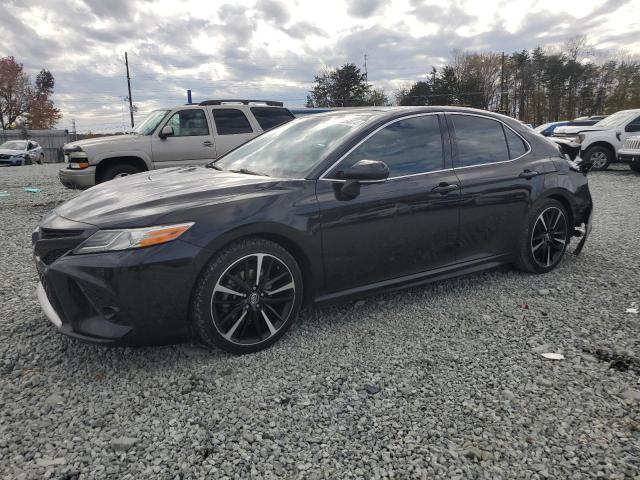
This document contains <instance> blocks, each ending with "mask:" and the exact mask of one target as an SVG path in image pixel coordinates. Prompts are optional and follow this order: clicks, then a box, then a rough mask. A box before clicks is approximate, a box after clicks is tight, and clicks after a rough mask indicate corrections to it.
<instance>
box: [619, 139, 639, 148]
mask: <svg viewBox="0 0 640 480" xmlns="http://www.w3.org/2000/svg"><path fill="white" fill-rule="evenodd" d="M622 148H625V149H627V148H628V149H629V150H640V137H631V138H627V139H626V140H625V141H624V145H623V146H622Z"/></svg>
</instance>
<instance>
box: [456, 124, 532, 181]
mask: <svg viewBox="0 0 640 480" xmlns="http://www.w3.org/2000/svg"><path fill="white" fill-rule="evenodd" d="M444 114H445V115H467V116H469V117H480V118H486V119H488V120H493V121H494V122H498V123H501V124H502V126H503V127H507V128H508V129H509V130H511V131H512V132H513V133H515V134H516V135H517V136H518V138H520V139H521V140H522V141H523V142H524V144H525V145H526V146H527V148H528V150H527V151H526V152H524V153H523V154H522V155H520V156H519V157H516V158H512V159H509V160H498V161H497V162H488V163H478V164H477V165H467V166H464V167H456V166H454V167H453V169H454V170H462V169H464V168H475V167H484V166H485V165H495V164H496V163H507V162H515V161H516V160H520V159H521V158H522V157H524V156H526V155H529V154H530V153H531V151H532V150H533V149H532V148H531V144H530V143H529V142H528V141H527V139H526V138H524V137H523V136H522V135H520V134H519V133H518V132H516V131H515V130H514V129H513V128H511V127H510V126H509V125H507V124H506V123H505V122H503V121H502V120H500V119H498V118H493V117H488V116H486V115H479V114H477V113H465V112H444ZM453 130H454V131H453V135H452V137H453V141H454V142H456V135H455V125H454V126H453ZM504 141H505V143H506V144H507V151H509V142H507V138H506V136H505V139H504ZM456 148H457V144H456ZM453 157H454V158H453V159H454V160H457V158H456V156H453Z"/></svg>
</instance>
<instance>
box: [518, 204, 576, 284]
mask: <svg viewBox="0 0 640 480" xmlns="http://www.w3.org/2000/svg"><path fill="white" fill-rule="evenodd" d="M557 212H560V214H561V216H560V217H559V218H557V219H556V216H555V214H557ZM540 218H542V221H540ZM554 222H555V226H553V230H552V229H551V228H548V229H547V231H546V232H544V228H543V227H547V225H546V223H549V227H551V226H552V225H551V224H553V223H554ZM570 228H571V226H570V225H569V216H568V214H567V211H566V209H565V208H564V206H563V205H562V204H561V203H560V202H558V201H557V200H554V199H547V200H544V201H542V202H541V203H540V204H539V205H536V206H534V208H532V209H531V211H530V212H529V214H528V215H527V218H526V221H525V222H524V228H523V232H522V234H521V235H520V239H519V241H518V247H517V252H516V261H515V264H516V266H517V267H518V268H520V269H521V270H524V271H526V272H531V273H547V272H550V271H551V270H553V269H554V268H555V267H556V266H557V265H558V264H559V263H560V261H561V260H562V257H563V256H564V253H565V252H566V250H567V245H568V244H569V239H570V237H569V232H570ZM557 232H561V234H560V233H557ZM540 242H542V243H540Z"/></svg>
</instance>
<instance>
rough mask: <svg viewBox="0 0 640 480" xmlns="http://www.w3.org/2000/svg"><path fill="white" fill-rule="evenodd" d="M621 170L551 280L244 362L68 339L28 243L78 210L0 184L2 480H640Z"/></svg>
mask: <svg viewBox="0 0 640 480" xmlns="http://www.w3.org/2000/svg"><path fill="white" fill-rule="evenodd" d="M615 168H616V169H615V170H613V171H608V172H602V173H594V174H590V183H591V190H592V194H593V196H594V201H595V204H596V213H595V223H594V231H593V235H592V237H591V238H590V239H589V241H588V242H587V245H586V247H585V250H584V252H583V254H582V256H580V257H578V258H574V257H573V256H568V257H567V258H565V260H564V261H563V262H562V264H561V265H560V267H559V268H558V269H557V270H555V271H554V272H552V273H550V274H547V275H543V276H532V275H528V274H523V273H520V272H518V271H515V270H512V269H508V268H505V269H501V270H498V271H494V272H489V273H484V274H479V275H474V276H470V277H465V278H461V279H456V280H452V281H447V282H443V283H439V284H435V285H431V286H427V287H421V288H414V289H411V290H408V291H402V292H397V293H393V294H386V295H382V296H377V297H370V298H367V299H366V300H365V301H364V302H363V301H359V302H356V303H350V304H345V305H342V306H339V307H332V308H324V309H318V310H313V311H308V312H305V313H303V314H302V316H301V319H300V321H299V322H298V323H297V324H296V325H295V326H294V327H293V328H292V329H291V331H290V333H288V334H287V335H286V336H285V337H284V338H283V339H282V340H281V341H280V342H279V343H277V344H276V345H275V346H274V347H272V348H271V349H269V350H267V351H264V352H260V353H258V354H254V355H249V356H242V357H238V356H232V355H228V354H225V353H222V352H219V351H214V352H208V351H206V350H202V349H199V348H197V347H195V346H188V345H178V346H169V347H158V348H144V349H130V348H105V347H100V346H93V345H86V344H82V343H79V342H77V341H75V340H71V339H68V338H65V337H63V336H61V335H59V334H57V333H56V332H55V331H54V329H53V327H52V326H51V325H50V324H49V323H48V322H47V320H46V319H45V318H44V317H43V315H42V313H41V311H40V309H39V306H38V304H37V301H36V299H35V293H34V291H35V287H36V284H37V280H36V279H37V276H36V272H35V268H34V266H33V264H32V262H31V250H30V234H31V231H32V230H33V228H34V227H35V226H36V224H37V222H38V220H39V218H40V217H41V216H42V215H43V214H44V213H46V212H47V211H48V210H50V209H52V208H53V207H55V205H57V204H58V203H59V202H61V201H63V200H65V199H68V198H70V197H72V196H73V195H74V194H75V193H74V192H72V191H68V190H65V189H64V188H63V187H62V186H61V185H60V184H59V182H58V180H57V178H56V172H57V167H56V166H55V165H46V166H32V167H18V168H13V169H2V170H0V192H2V191H6V192H9V193H10V196H9V197H6V198H0V229H1V230H0V231H1V232H2V235H0V305H1V307H2V309H1V310H0V389H1V390H0V478H7V479H14V478H18V479H20V478H34V479H35V478H56V479H72V478H81V479H87V478H116V479H142V478H154V479H155V478H157V479H165V478H166V479H174V478H175V479H186V478H203V477H205V476H208V477H209V478H214V479H217V478H305V479H306V478H310V479H313V478H434V477H440V478H554V479H558V478H586V477H601V478H636V479H638V478H640V382H639V380H640V348H639V347H640V335H639V334H640V315H639V314H633V313H626V309H627V308H630V307H632V305H633V303H634V302H639V303H640V211H639V209H638V207H639V206H640V176H639V175H635V174H633V173H632V172H630V171H629V170H628V167H626V166H617V167H615ZM30 185H33V186H39V187H42V188H43V189H44V190H43V192H41V193H37V194H36V193H27V192H24V190H23V189H24V187H26V186H30ZM524 304H527V305H528V309H525V308H523V306H524ZM542 352H559V353H563V354H564V356H565V359H564V360H558V361H554V360H546V359H544V358H542V357H541V356H540V353H542Z"/></svg>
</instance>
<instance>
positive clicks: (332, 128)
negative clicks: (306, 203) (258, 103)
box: [215, 113, 371, 178]
mask: <svg viewBox="0 0 640 480" xmlns="http://www.w3.org/2000/svg"><path fill="white" fill-rule="evenodd" d="M369 118H371V114H370V113H345V114H328V115H318V116H310V117H306V118H299V119H296V120H293V121H291V122H289V123H285V124H284V125H281V126H279V127H276V128H274V129H273V130H269V131H267V132H266V133H264V134H262V135H260V136H259V137H256V138H255V139H254V140H251V141H250V142H248V143H245V144H244V145H242V146H241V147H239V148H237V149H236V150H233V151H232V152H230V153H228V154H227V155H225V156H224V157H222V158H220V159H219V160H218V161H216V162H215V166H216V168H218V167H219V168H221V169H222V170H234V171H241V170H244V171H245V172H252V173H257V174H263V175H268V176H270V177H284V178H304V177H305V175H306V174H307V173H308V172H310V171H311V169H312V168H313V166H314V165H316V164H317V163H318V162H319V161H320V160H321V159H322V158H324V156H325V155H326V154H327V153H329V152H330V151H331V149H332V148H333V147H334V146H336V145H337V144H338V143H339V142H340V140H342V139H343V138H345V137H346V136H347V135H348V134H349V133H351V132H352V131H354V130H355V129H357V128H358V127H359V126H361V125H362V124H363V123H365V122H366V121H367V120H368V119H369Z"/></svg>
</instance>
